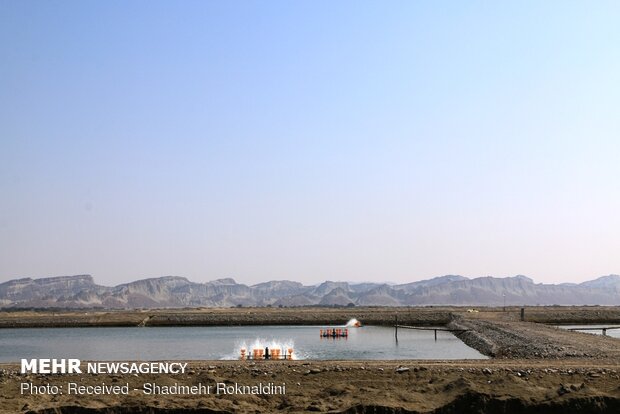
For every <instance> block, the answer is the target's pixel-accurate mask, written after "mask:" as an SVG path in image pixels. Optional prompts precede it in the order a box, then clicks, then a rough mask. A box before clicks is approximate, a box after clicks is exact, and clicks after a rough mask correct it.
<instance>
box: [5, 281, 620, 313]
mask: <svg viewBox="0 0 620 414" xmlns="http://www.w3.org/2000/svg"><path fill="white" fill-rule="evenodd" d="M504 300H505V303H506V305H620V276H618V275H609V276H603V277H599V278H598V279H595V280H591V281H588V282H583V283H580V284H571V283H563V284H557V285H555V284H542V283H534V281H533V280H532V279H530V278H528V277H526V276H521V275H519V276H514V277H505V278H497V277H479V278H475V279H469V278H466V277H463V276H456V275H447V276H440V277H435V278H432V279H428V280H421V281H417V282H411V283H406V284H385V283H347V282H331V281H326V282H323V283H321V284H319V285H314V286H305V285H303V284H301V283H299V282H293V281H289V280H277V281H270V282H264V283H259V284H256V285H253V286H247V285H244V284H240V283H236V282H235V281H234V280H233V279H218V280H214V281H211V282H207V283H195V282H191V281H190V280H188V279H186V278H184V277H178V276H164V277H158V278H151V279H142V280H137V281H134V282H130V283H125V284H121V285H117V286H113V287H108V286H102V285H98V284H96V283H95V281H94V279H93V277H92V276H90V275H77V276H57V277H49V278H40V279H32V278H23V279H15V280H10V281H8V282H4V283H1V284H0V307H2V308H24V307H34V308H46V307H62V308H90V307H103V308H111V309H126V308H180V307H231V306H287V307H288V306H311V305H319V306H354V305H356V306H428V305H465V306H468V305H471V306H484V305H487V306H502V305H503V304H504Z"/></svg>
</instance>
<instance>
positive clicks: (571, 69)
mask: <svg viewBox="0 0 620 414" xmlns="http://www.w3.org/2000/svg"><path fill="white" fill-rule="evenodd" d="M619 21H620V2H617V1H609V2H606V1H594V2H588V1H580V2H573V1H514V2H507V1H506V2H504V1H501V2H497V1H485V2H472V1H424V2H423V1H403V2H393V1H387V2H384V1H377V2H364V1H352V2H346V1H339V2H333V1H323V2H321V1H305V2H303V1H293V2H292V1H281V2H276V1H237V2H230V1H219V2H216V1H195V2H194V1H182V2H177V1H174V2H173V1H169V2H161V1H132V2H125V1H116V2H115V1H99V2H92V1H75V2H71V1H17V0H15V1H11V0H4V1H1V2H0V281H5V280H9V279H12V278H17V277H43V276H53V275H71V274H80V273H89V274H92V275H93V276H94V277H95V280H96V281H97V282H98V283H101V284H108V285H110V284H117V283H122V282H126V281H130V280H135V279H140V278H145V277H155V276H162V275H179V276H186V277H188V278H190V279H191V280H194V281H198V282H204V281H208V280H213V279H216V278H220V277H234V278H235V279H236V280H237V281H238V282H243V283H249V284H252V283H257V282H260V281H266V280H272V279H291V280H297V281H300V282H304V283H316V282H319V281H322V280H326V279H330V280H346V281H391V282H408V281H414V280H419V279H423V278H428V277H433V276H438V275H443V274H461V275H464V276H468V277H477V276H485V275H493V276H512V275H516V274H525V275H528V276H530V277H532V278H533V279H534V280H535V281H537V282H563V281H565V282H579V281H583V280H587V279H592V278H594V277H598V276H601V275H604V274H609V273H620V24H618V22H619Z"/></svg>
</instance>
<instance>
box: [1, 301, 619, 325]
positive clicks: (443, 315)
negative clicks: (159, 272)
mask: <svg viewBox="0 0 620 414" xmlns="http://www.w3.org/2000/svg"><path fill="white" fill-rule="evenodd" d="M467 310H468V308H467V307H456V306H441V307H418V308H414V307H352V308H321V307H308V308H225V309H224V308H200V309H151V310H117V311H114V310H109V311H104V310H74V311H56V310H51V309H50V310H43V311H2V312H0V328H21V327H23V328H32V327H88V326H192V325H193V326H232V325H324V324H329V325H332V324H344V323H346V322H347V321H348V320H349V319H352V318H357V319H359V320H361V321H362V322H363V323H364V324H366V325H393V324H394V323H395V317H396V316H398V323H399V324H401V325H427V326H431V325H435V326H437V325H445V324H447V323H448V322H450V320H451V315H452V314H464V315H467V316H468V317H469V318H480V319H485V320H505V321H519V320H520V311H521V309H520V308H518V307H508V308H507V309H506V311H505V312H504V311H503V309H502V308H492V307H491V308H489V307H482V308H476V310H478V311H479V312H478V313H467ZM525 320H526V321H532V322H540V323H553V324H559V323H620V307H618V306H616V307H597V306H586V307H572V306H568V307H527V308H525Z"/></svg>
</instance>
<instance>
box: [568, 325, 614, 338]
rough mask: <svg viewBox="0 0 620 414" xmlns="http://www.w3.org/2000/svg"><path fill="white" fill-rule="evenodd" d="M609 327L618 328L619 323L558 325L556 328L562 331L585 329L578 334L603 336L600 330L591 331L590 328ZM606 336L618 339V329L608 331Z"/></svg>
mask: <svg viewBox="0 0 620 414" xmlns="http://www.w3.org/2000/svg"><path fill="white" fill-rule="evenodd" d="M610 326H620V323H609V324H604V325H559V326H558V328H562V329H575V328H577V329H578V328H587V329H584V330H579V332H586V333H591V334H595V335H602V334H603V330H602V329H596V330H592V328H604V327H610ZM607 336H611V337H612V338H620V329H608V330H607Z"/></svg>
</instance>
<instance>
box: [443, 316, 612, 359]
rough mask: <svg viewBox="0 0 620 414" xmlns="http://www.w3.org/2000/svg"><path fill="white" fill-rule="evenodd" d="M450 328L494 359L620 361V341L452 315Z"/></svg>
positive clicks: (526, 323)
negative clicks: (604, 359)
mask: <svg viewBox="0 0 620 414" xmlns="http://www.w3.org/2000/svg"><path fill="white" fill-rule="evenodd" d="M448 327H449V328H451V329H464V330H467V331H466V332H460V333H459V332H456V333H455V334H456V335H457V336H458V337H459V338H460V339H461V340H462V341H463V342H465V343H466V344H467V345H469V346H471V347H472V348H475V349H477V350H478V351H480V352H481V353H483V354H485V355H488V356H491V357H494V358H541V359H549V358H552V359H558V358H618V359H620V340H619V339H615V338H611V337H607V336H602V335H592V334H588V333H582V332H574V331H567V330H564V329H560V328H556V327H553V326H548V325H543V324H537V323H533V322H519V321H502V320H491V319H489V320H485V319H480V318H468V317H466V316H462V315H461V316H457V315H455V316H453V320H452V321H451V322H450V323H449V324H448Z"/></svg>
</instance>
